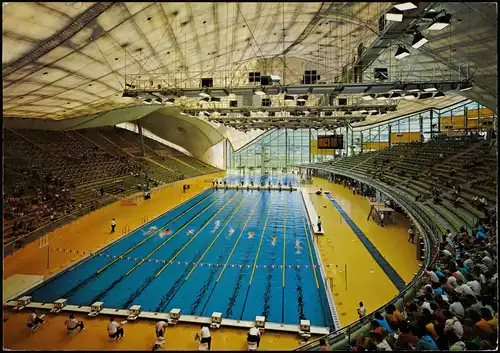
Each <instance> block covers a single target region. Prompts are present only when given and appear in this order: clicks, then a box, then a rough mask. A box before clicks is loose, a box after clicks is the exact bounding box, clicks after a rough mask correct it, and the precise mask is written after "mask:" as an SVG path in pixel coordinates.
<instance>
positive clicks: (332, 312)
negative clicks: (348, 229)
mask: <svg viewBox="0 0 500 353" xmlns="http://www.w3.org/2000/svg"><path fill="white" fill-rule="evenodd" d="M300 191H301V195H302V201H303V203H304V207H305V209H306V214H307V218H308V220H309V227H310V228H312V229H311V232H312V233H313V234H314V228H313V227H312V224H314V223H313V222H312V221H311V216H310V213H314V214H317V213H316V210H314V206H313V204H312V202H306V199H309V201H310V197H309V193H308V191H307V190H306V189H305V188H300ZM311 207H312V208H313V211H314V212H310V208H311ZM312 240H313V241H312V243H313V248H314V253H315V254H316V260H317V261H318V267H319V272H320V274H321V280H322V283H323V289H324V291H325V294H326V299H327V301H328V307H329V309H330V315H331V318H332V320H333V324H334V326H335V327H334V330H339V329H340V328H341V327H342V326H341V324H340V319H339V316H338V313H337V307H336V305H335V300H334V299H333V295H332V290H331V288H330V284H329V283H328V277H327V276H326V272H325V270H324V265H323V260H322V258H321V254H320V252H319V248H318V244H317V242H316V241H314V239H312Z"/></svg>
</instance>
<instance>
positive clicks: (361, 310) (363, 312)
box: [357, 302, 366, 319]
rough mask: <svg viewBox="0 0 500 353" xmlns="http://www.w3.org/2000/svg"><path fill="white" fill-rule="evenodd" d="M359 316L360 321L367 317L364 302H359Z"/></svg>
mask: <svg viewBox="0 0 500 353" xmlns="http://www.w3.org/2000/svg"><path fill="white" fill-rule="evenodd" d="M357 311H358V316H359V318H360V319H362V318H363V317H365V316H366V307H365V305H364V304H363V302H359V308H358V310H357Z"/></svg>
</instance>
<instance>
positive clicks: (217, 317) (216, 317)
mask: <svg viewBox="0 0 500 353" xmlns="http://www.w3.org/2000/svg"><path fill="white" fill-rule="evenodd" d="M221 322H222V313H217V312H214V313H212V323H211V324H210V328H219V327H220V324H221Z"/></svg>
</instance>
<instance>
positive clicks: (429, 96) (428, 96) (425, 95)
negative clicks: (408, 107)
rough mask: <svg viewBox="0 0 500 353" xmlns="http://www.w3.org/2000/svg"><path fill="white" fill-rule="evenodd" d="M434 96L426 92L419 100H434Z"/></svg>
mask: <svg viewBox="0 0 500 353" xmlns="http://www.w3.org/2000/svg"><path fill="white" fill-rule="evenodd" d="M432 96H433V94H432V93H430V92H425V93H421V94H420V96H419V97H418V99H419V100H420V99H428V98H432Z"/></svg>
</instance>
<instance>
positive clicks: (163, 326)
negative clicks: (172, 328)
mask: <svg viewBox="0 0 500 353" xmlns="http://www.w3.org/2000/svg"><path fill="white" fill-rule="evenodd" d="M167 326H168V323H166V322H165V321H163V320H162V321H159V322H158V323H157V324H156V325H155V331H156V338H158V339H160V340H164V339H165V337H164V334H165V331H166V330H167Z"/></svg>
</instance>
